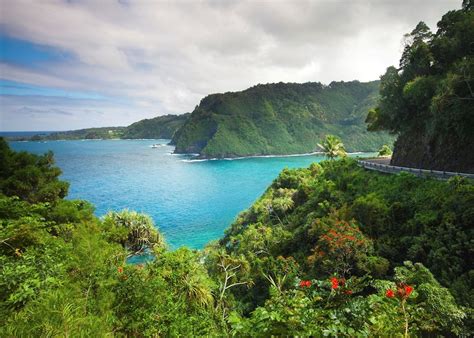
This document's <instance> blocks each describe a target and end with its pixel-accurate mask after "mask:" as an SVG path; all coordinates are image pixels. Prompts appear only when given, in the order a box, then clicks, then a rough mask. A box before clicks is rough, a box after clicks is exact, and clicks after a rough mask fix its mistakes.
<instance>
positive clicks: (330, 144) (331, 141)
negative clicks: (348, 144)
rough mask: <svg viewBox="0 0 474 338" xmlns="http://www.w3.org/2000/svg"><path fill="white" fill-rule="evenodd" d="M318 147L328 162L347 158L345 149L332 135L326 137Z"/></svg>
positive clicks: (339, 140) (338, 139)
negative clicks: (338, 158)
mask: <svg viewBox="0 0 474 338" xmlns="http://www.w3.org/2000/svg"><path fill="white" fill-rule="evenodd" d="M318 147H319V148H320V149H321V150H322V151H323V152H324V154H325V155H326V157H327V158H328V159H330V160H334V159H335V158H337V157H345V156H347V153H346V149H345V148H344V144H343V143H342V141H341V139H340V138H338V137H337V136H334V135H327V136H326V139H325V140H324V141H323V142H322V144H320V143H318Z"/></svg>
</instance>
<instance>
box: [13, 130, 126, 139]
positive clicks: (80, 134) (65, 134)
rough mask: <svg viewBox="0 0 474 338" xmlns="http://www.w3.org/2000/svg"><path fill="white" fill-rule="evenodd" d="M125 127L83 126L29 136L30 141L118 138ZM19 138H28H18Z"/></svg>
mask: <svg viewBox="0 0 474 338" xmlns="http://www.w3.org/2000/svg"><path fill="white" fill-rule="evenodd" d="M125 128H126V127H102V128H85V129H78V130H68V131H61V132H56V133H51V134H46V135H45V134H38V135H35V136H33V137H31V139H30V140H31V141H43V140H53V141H54V140H97V139H116V138H120V137H121V136H122V134H123V131H124V130H125ZM19 139H21V140H23V139H25V140H28V138H24V137H23V138H19Z"/></svg>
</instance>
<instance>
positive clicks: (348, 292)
mask: <svg viewBox="0 0 474 338" xmlns="http://www.w3.org/2000/svg"><path fill="white" fill-rule="evenodd" d="M344 293H345V294H346V295H352V290H346V291H344Z"/></svg>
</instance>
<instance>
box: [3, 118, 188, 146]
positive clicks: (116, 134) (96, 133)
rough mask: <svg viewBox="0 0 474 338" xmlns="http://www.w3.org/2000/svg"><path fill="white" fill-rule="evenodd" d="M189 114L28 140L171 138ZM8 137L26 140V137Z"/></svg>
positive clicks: (37, 136) (66, 132) (39, 135)
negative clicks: (126, 125) (125, 125)
mask: <svg viewBox="0 0 474 338" xmlns="http://www.w3.org/2000/svg"><path fill="white" fill-rule="evenodd" d="M189 115H190V114H189V113H188V114H183V115H163V116H157V117H154V118H152V119H144V120H140V121H138V122H135V123H132V124H131V125H129V126H128V127H102V128H86V129H79V130H70V131H62V132H56V133H51V134H47V135H44V134H43V135H42V134H38V135H35V136H33V137H31V138H30V140H32V141H41V140H83V139H160V138H161V139H171V138H172V137H173V135H174V133H175V132H176V131H177V130H178V129H179V128H181V127H182V126H183V124H184V123H185V122H186V120H187V119H188V118H189ZM10 139H16V140H27V139H28V138H25V137H21V138H10Z"/></svg>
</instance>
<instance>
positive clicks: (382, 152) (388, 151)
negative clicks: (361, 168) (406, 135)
mask: <svg viewBox="0 0 474 338" xmlns="http://www.w3.org/2000/svg"><path fill="white" fill-rule="evenodd" d="M390 155H392V149H390V147H389V146H388V145H387V144H384V145H383V146H382V148H380V150H379V154H378V156H390Z"/></svg>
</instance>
